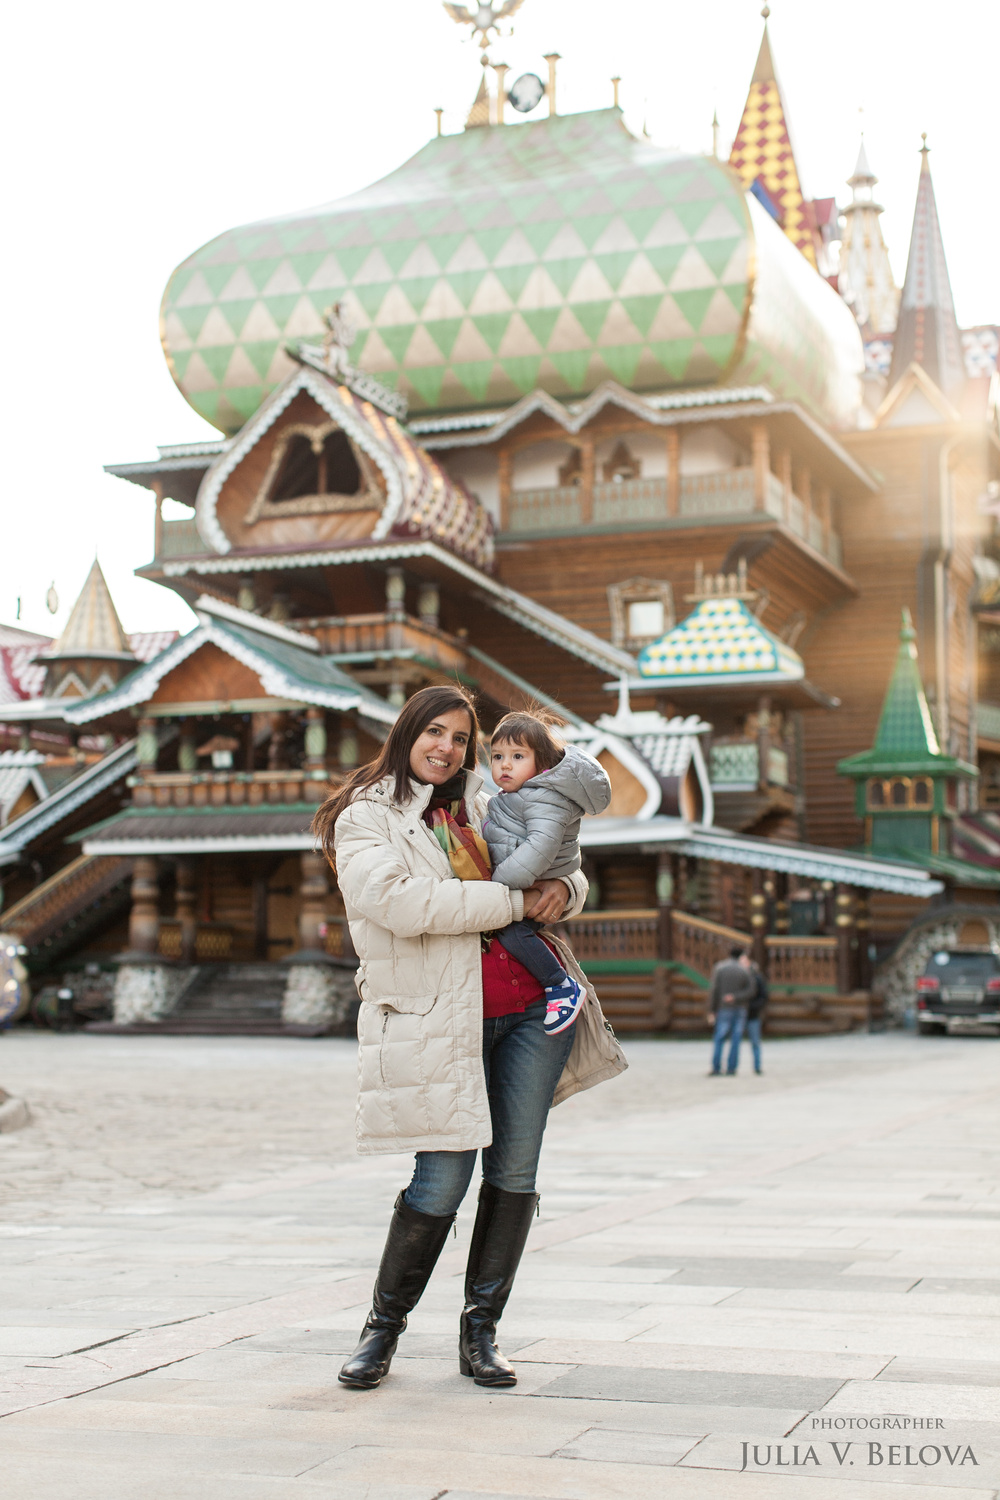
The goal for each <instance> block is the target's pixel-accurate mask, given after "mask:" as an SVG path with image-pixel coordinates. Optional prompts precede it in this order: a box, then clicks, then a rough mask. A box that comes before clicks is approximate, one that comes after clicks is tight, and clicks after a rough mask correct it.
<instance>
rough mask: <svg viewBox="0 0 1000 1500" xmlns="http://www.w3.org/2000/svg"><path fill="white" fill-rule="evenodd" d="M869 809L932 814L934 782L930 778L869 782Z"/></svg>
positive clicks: (905, 778) (900, 777)
mask: <svg viewBox="0 0 1000 1500" xmlns="http://www.w3.org/2000/svg"><path fill="white" fill-rule="evenodd" d="M867 794H868V807H869V809H874V810H877V809H879V808H891V809H892V810H893V811H896V810H903V809H906V810H912V811H920V812H930V811H931V809H932V807H933V805H934V781H933V778H932V777H930V776H916V777H914V778H912V780H911V778H910V777H909V776H894V777H893V779H892V780H891V781H874V780H873V781H869V783H868V787H867Z"/></svg>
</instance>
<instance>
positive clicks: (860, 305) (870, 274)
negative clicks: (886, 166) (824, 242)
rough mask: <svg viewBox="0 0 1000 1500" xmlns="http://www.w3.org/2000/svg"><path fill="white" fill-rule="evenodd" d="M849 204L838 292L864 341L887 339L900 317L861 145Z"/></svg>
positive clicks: (877, 206) (873, 179)
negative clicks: (898, 316)
mask: <svg viewBox="0 0 1000 1500" xmlns="http://www.w3.org/2000/svg"><path fill="white" fill-rule="evenodd" d="M847 181H848V184H849V186H850V187H851V189H852V190H853V202H851V203H850V204H848V206H847V207H846V208H845V209H844V211H843V212H844V220H845V223H844V238H843V241H842V243H841V246H840V268H839V271H838V276H837V288H838V290H839V292H840V295H841V296H842V297H843V299H844V301H845V302H846V303H847V305H848V307H849V308H850V309H851V311H852V312H853V314H854V316H855V317H856V318H857V320H858V325H859V326H860V328H861V329H862V332H863V334H864V336H865V338H876V337H878V336H884V335H886V334H891V333H892V331H893V329H894V328H895V326H896V318H897V314H898V311H899V288H898V287H897V286H896V282H895V280H894V278H893V274H892V267H891V266H890V264H889V252H888V250H887V249H886V245H885V240H884V239H883V238H882V225H881V224H880V222H879V219H880V216H881V214H882V205H881V203H876V202H875V196H874V190H875V184H876V183H877V182H878V178H877V177H876V176H875V173H874V172H873V171H872V169H871V167H870V166H869V165H868V154H867V152H866V151H865V143H864V140H862V142H861V149H860V150H859V151H858V164H857V166H856V167H855V168H854V172H853V174H852V175H851V176H850V177H849V178H848V179H847Z"/></svg>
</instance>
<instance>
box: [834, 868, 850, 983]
mask: <svg viewBox="0 0 1000 1500" xmlns="http://www.w3.org/2000/svg"><path fill="white" fill-rule="evenodd" d="M834 907H835V910H836V916H835V917H834V919H833V920H834V925H835V927H836V930H837V992H838V994H841V995H849V994H850V993H851V990H852V989H853V988H854V942H855V933H854V894H853V892H852V890H851V887H850V886H849V885H838V886H837V894H836V897H835V898H834Z"/></svg>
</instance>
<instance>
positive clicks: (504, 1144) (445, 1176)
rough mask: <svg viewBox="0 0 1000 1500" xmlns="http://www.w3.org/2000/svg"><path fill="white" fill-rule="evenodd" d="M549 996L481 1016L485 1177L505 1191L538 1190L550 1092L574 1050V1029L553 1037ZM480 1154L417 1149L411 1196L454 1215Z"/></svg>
mask: <svg viewBox="0 0 1000 1500" xmlns="http://www.w3.org/2000/svg"><path fill="white" fill-rule="evenodd" d="M544 1020H545V1001H544V1000H536V1001H535V1003H534V1005H529V1006H528V1008H527V1010H524V1011H517V1012H515V1014H514V1015H510V1016H487V1017H486V1018H485V1019H484V1021H483V1068H484V1069H485V1072H486V1088H487V1091H488V1093H489V1100H490V1115H491V1116H492V1120H493V1144H492V1145H491V1146H485V1147H484V1148H483V1177H484V1178H485V1179H486V1181H487V1182H489V1183H492V1185H493V1187H497V1188H502V1189H503V1191H504V1192H507V1193H533V1192H534V1190H535V1172H536V1171H537V1168H538V1157H539V1153H540V1152H541V1149H542V1135H543V1133H544V1130H545V1122H546V1120H547V1119H548V1114H549V1109H550V1107H551V1104H552V1095H553V1094H554V1093H555V1091H556V1084H557V1083H558V1082H559V1079H560V1077H561V1076H562V1070H563V1068H564V1067H565V1066H566V1060H567V1058H568V1057H569V1054H570V1051H571V1050H572V1047H573V1032H574V1030H575V1028H574V1027H572V1026H569V1027H567V1029H566V1030H565V1031H562V1032H559V1033H558V1034H557V1035H556V1036H548V1035H547V1034H546V1032H545V1031H544V1029H543V1027H542V1022H543V1021H544ZM476 1156H477V1152H475V1151H418V1152H417V1156H416V1167H415V1169H414V1173H413V1180H412V1182H411V1183H410V1185H409V1187H408V1188H407V1189H406V1193H405V1201H406V1203H407V1204H408V1205H409V1207H410V1208H415V1209H417V1210H418V1212H420V1213H422V1214H435V1215H437V1216H439V1217H441V1218H444V1217H445V1216H446V1215H451V1214H453V1213H454V1212H455V1210H456V1209H457V1208H458V1205H459V1204H460V1203H461V1201H462V1199H463V1198H464V1197H465V1195H466V1192H467V1191H468V1188H469V1183H470V1182H471V1181H472V1173H473V1171H474V1170H475V1165H476Z"/></svg>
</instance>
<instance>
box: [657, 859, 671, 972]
mask: <svg viewBox="0 0 1000 1500" xmlns="http://www.w3.org/2000/svg"><path fill="white" fill-rule="evenodd" d="M673 865H674V861H673V856H672V855H671V854H669V853H668V852H667V850H665V849H661V850H660V852H659V854H658V855H657V857H656V906H657V911H658V912H659V948H660V957H661V958H662V959H664V960H665V961H669V960H670V959H671V958H672V957H673V941H674V924H673V919H672V913H673V909H674V885H675V881H674V868H673Z"/></svg>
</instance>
